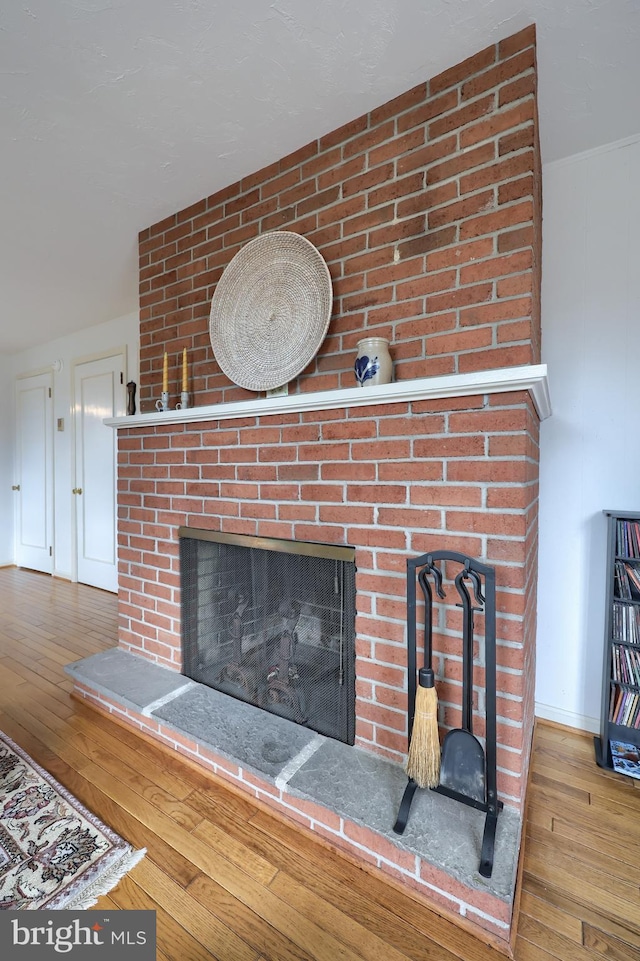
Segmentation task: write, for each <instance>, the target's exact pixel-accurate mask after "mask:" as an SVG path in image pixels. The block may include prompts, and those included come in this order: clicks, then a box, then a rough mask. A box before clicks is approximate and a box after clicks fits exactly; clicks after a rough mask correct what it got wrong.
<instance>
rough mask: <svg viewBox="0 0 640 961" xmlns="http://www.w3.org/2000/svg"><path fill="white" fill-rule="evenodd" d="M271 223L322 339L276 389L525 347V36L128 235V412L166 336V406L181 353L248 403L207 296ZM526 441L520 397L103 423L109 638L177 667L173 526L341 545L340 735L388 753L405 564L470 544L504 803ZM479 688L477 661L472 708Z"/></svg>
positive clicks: (452, 627) (519, 619) (522, 607)
mask: <svg viewBox="0 0 640 961" xmlns="http://www.w3.org/2000/svg"><path fill="white" fill-rule="evenodd" d="M276 228H284V229H291V230H295V231H298V232H300V233H302V234H304V235H305V236H306V237H308V238H309V239H310V240H311V241H312V242H313V243H315V244H316V246H317V247H318V248H319V249H320V251H321V253H322V254H323V256H324V258H325V259H326V261H327V263H328V265H329V269H330V271H331V274H332V278H333V283H334V309H333V314H332V320H331V324H330V327H329V332H328V335H327V338H326V340H325V342H324V344H323V345H322V347H321V349H320V351H319V353H318V356H317V358H316V359H315V360H314V361H313V362H312V363H311V364H310V365H309V366H308V368H307V369H306V370H305V371H304V372H303V373H302V375H301V376H300V377H299V378H298V379H297V381H296V382H294V383H293V384H291V385H290V393H291V392H293V393H295V392H302V391H308V390H323V389H329V388H335V387H344V386H353V385H354V378H353V359H354V357H355V349H356V342H357V340H358V339H360V338H361V337H362V336H363V333H364V332H365V331H367V332H368V333H372V332H375V333H377V334H380V335H383V336H387V337H389V339H390V340H391V341H392V356H393V358H394V366H395V378H396V379H411V378H415V377H418V376H427V375H431V374H444V373H455V372H457V373H464V372H470V371H474V370H480V369H490V368H496V367H503V366H513V365H518V364H526V363H535V362H538V361H539V356H540V320H539V286H540V228H541V195H540V157H539V149H538V140H537V113H536V75H535V31H534V29H533V28H529V29H527V30H525V31H523V32H521V33H520V34H517V35H516V36H514V37H511V38H509V39H507V40H505V41H503V42H502V43H500V44H497V45H495V46H492V47H489V48H487V49H486V50H484V51H481V52H480V53H479V54H477V55H476V56H474V57H472V58H470V59H469V60H468V61H465V63H463V64H460V65H459V66H457V67H455V68H453V69H452V70H448V71H446V72H445V73H444V74H441V75H440V76H439V77H436V78H434V79H433V80H430V81H429V82H428V83H424V84H421V85H420V86H418V87H416V88H414V89H413V90H410V91H408V92H407V93H406V94H404V95H402V96H400V97H398V98H396V99H395V100H393V101H391V102H390V103H389V104H386V105H384V106H383V107H380V108H379V109H377V110H374V111H372V112H371V113H370V114H368V115H366V116H364V117H361V118H359V119H358V120H355V121H353V123H351V124H348V125H346V126H345V127H343V128H341V129H340V130H337V131H335V132H334V133H332V134H329V135H327V136H324V137H322V138H320V139H319V140H317V141H314V142H313V143H311V144H308V145H307V146H306V147H303V148H301V149H300V150H299V151H297V152H296V153H295V154H293V155H291V156H289V157H286V158H284V159H282V160H281V161H279V162H277V163H275V164H273V165H271V166H270V167H268V168H266V169H264V170H262V171H259V172H258V173H257V174H255V175H253V176H251V177H247V178H245V179H244V180H242V181H240V182H238V183H236V184H234V185H232V186H231V187H229V188H227V189H225V190H223V191H220V192H219V193H217V194H215V195H214V196H212V197H209V198H207V199H205V200H203V201H201V202H200V203H197V204H194V205H193V206H192V207H190V208H188V209H187V210H185V211H181V212H180V213H177V214H175V215H174V216H172V217H169V218H167V219H166V220H164V221H163V222H162V223H160V224H156V225H155V226H154V227H151V228H149V229H148V230H146V231H144V232H143V233H142V234H141V235H140V302H141V358H140V361H141V367H140V370H141V391H140V396H141V408H142V410H143V411H144V410H148V409H150V408H151V406H152V403H153V401H154V399H155V398H156V397H157V396H158V392H159V388H160V379H161V371H162V357H163V353H164V351H165V350H167V351H168V352H169V355H170V364H171V375H170V380H171V383H170V388H171V392H172V393H173V394H174V395H175V398H176V399H177V394H178V390H179V385H180V366H179V365H180V360H181V352H182V348H183V347H184V346H187V347H188V348H189V356H190V361H191V372H190V373H191V384H192V388H193V394H194V402H195V404H196V405H204V404H213V403H217V402H221V401H222V402H224V401H231V400H237V399H245V398H253V397H255V395H253V394H250V393H249V392H247V391H244V390H242V389H240V388H238V387H237V386H235V385H233V384H230V382H229V381H228V380H227V378H226V377H225V376H224V375H223V374H222V373H221V371H220V370H219V368H218V366H217V364H216V361H215V359H214V357H213V355H212V351H211V347H210V342H209V334H208V316H209V307H210V301H211V297H212V294H213V291H214V289H215V284H216V282H217V280H218V279H219V278H220V276H221V274H222V271H223V269H224V267H225V266H226V265H227V264H228V263H229V261H230V259H231V258H232V257H233V255H234V254H235V253H236V252H237V251H238V250H239V249H240V248H241V246H242V245H243V244H244V243H246V242H247V241H248V240H250V239H251V238H252V237H254V236H256V235H257V234H259V233H261V232H263V231H266V230H271V229H276ZM537 445H538V419H537V416H536V414H535V411H534V410H533V408H532V406H531V401H530V399H529V397H528V395H527V394H525V393H513V394H497V395H493V396H478V397H465V398H454V399H449V400H438V401H421V402H413V403H409V404H407V403H404V402H403V403H398V404H393V405H389V406H386V407H379V406H376V407H363V408H358V409H351V410H338V411H319V412H310V413H291V414H287V415H286V416H285V415H272V416H264V417H259V416H255V415H254V414H252V415H250V416H247V417H242V418H238V419H237V420H234V421H211V422H202V423H193V424H188V425H172V424H167V425H164V426H157V427H145V428H136V429H127V430H121V431H119V449H120V453H119V457H120V467H119V505H120V506H119V511H120V521H119V543H120V585H121V591H120V643H121V646H123V647H125V648H127V649H129V650H132V651H134V652H136V653H141V654H144V655H145V656H147V657H151V658H153V659H156V660H158V661H159V662H161V663H165V664H168V665H170V666H172V667H173V668H174V669H179V667H180V653H179V642H180V609H179V572H178V540H177V528H178V526H180V525H188V526H192V527H202V528H207V529H214V530H221V531H226V532H240V533H247V534H259V535H263V536H277V537H285V538H298V539H303V540H319V541H324V542H332V543H339V544H351V545H354V546H355V547H356V550H357V555H356V566H357V581H356V591H357V622H356V631H357V642H356V643H357V664H356V677H357V728H356V735H357V741H358V743H359V744H360V745H362V746H365V747H368V748H370V749H371V750H374V751H378V752H380V753H382V754H385V755H387V756H389V757H392V758H394V759H396V760H402V759H403V757H404V754H405V751H406V704H407V698H406V690H407V677H406V641H405V619H406V606H405V569H406V560H407V558H408V557H413V556H416V555H417V554H421V553H423V552H425V551H427V550H437V549H443V548H449V549H454V550H459V551H463V552H465V553H468V554H471V555H472V556H474V557H477V558H478V559H479V560H481V561H483V562H485V563H489V564H492V565H495V566H496V569H497V585H498V598H497V607H498V671H499V673H498V691H499V694H498V715H499V717H498V740H499V749H498V765H499V780H498V788H499V791H500V794H501V797H502V798H503V799H504V800H506V801H507V803H512V804H515V805H516V806H518V805H520V804H521V801H522V798H523V794H524V779H525V776H526V772H527V767H528V757H529V748H530V740H531V734H532V729H533V706H534V687H533V685H534V676H535V630H536V616H535V606H536V571H537V502H538V501H537V498H538V489H537V478H538V446H537ZM443 618H444V620H443V627H442V629H441V630H439V631H438V632H436V637H435V657H436V666H437V675H438V690H439V695H440V700H441V702H442V719H443V721H444V723H445V724H446V725H448V726H455V725H456V724H458V723H459V720H460V710H459V705H460V679H461V677H460V613H459V611H458V610H456V609H455V607H453V606H452V607H450V608H448V609H447V610H446V612H445V613H444V614H443ZM481 626H482V625H481V623H480V625H479V627H480V628H481ZM482 682H483V678H482V666H481V664H479V665H478V668H477V671H476V684H477V691H476V700H477V702H478V704H479V707H480V708H482V699H483V692H482ZM482 713H483V712H482V710H480V711H479V722H478V726H477V730H478V733H480V734H482Z"/></svg>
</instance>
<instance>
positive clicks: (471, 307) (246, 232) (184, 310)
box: [139, 27, 541, 411]
mask: <svg viewBox="0 0 640 961" xmlns="http://www.w3.org/2000/svg"><path fill="white" fill-rule="evenodd" d="M537 138H538V135H537V114H536V70H535V30H534V28H533V27H530V28H527V29H526V30H524V31H522V32H521V33H519V34H516V35H515V36H513V37H510V38H508V39H506V40H504V41H502V42H501V43H499V44H495V45H493V46H491V47H488V48H487V49H486V50H483V51H481V52H480V53H478V54H477V55H476V56H474V57H471V58H470V59H469V60H467V61H465V62H464V63H462V64H460V65H458V66H457V67H454V68H453V69H451V70H447V71H445V73H443V74H441V75H440V76H438V77H435V78H434V79H432V80H430V81H428V82H426V83H422V84H420V85H418V86H417V87H414V88H413V89H412V90H409V91H408V92H407V93H405V94H403V95H401V96H400V97H397V98H396V99H395V100H392V101H391V102H390V103H387V104H385V105H384V106H382V107H380V108H378V109H376V110H372V111H371V112H370V113H369V114H366V115H365V116H363V117H359V118H358V119H357V120H354V121H353V122H352V123H349V124H347V125H346V126H344V127H342V128H340V129H339V130H336V131H334V132H333V133H330V134H327V135H326V136H324V137H321V138H319V139H318V140H314V141H312V142H311V143H309V144H307V145H306V146H304V147H302V148H301V149H300V150H297V151H296V152H295V153H293V154H291V155H290V156H288V157H284V158H283V159H282V160H279V161H277V162H276V163H274V164H271V165H270V166H269V167H266V168H265V169H263V170H260V171H258V172H257V173H256V174H253V175H252V176H250V177H245V178H244V179H243V180H241V181H238V182H237V183H235V184H232V185H231V186H229V187H227V188H225V189H224V190H221V191H219V192H218V193H216V194H214V195H213V196H211V197H208V198H205V199H204V200H202V201H200V202H199V203H195V204H193V206H191V207H189V208H187V209H186V210H183V211H180V212H178V213H176V214H174V215H172V216H171V217H167V218H166V219H165V220H163V221H162V222H161V223H158V224H155V225H154V226H153V227H150V228H149V229H147V230H144V231H143V232H142V233H141V234H140V317H141V341H140V395H139V396H140V408H141V410H142V411H145V410H150V409H151V408H152V403H153V401H154V400H155V398H157V397H158V396H159V391H160V386H161V376H162V358H163V354H164V351H165V350H166V351H167V352H168V353H169V357H170V390H171V393H172V394H173V395H174V396H175V399H178V393H179V389H180V361H181V356H182V348H183V347H185V346H186V347H188V348H189V357H190V363H191V375H192V376H191V385H192V388H193V393H194V400H195V403H197V404H209V403H215V402H218V401H221V400H224V401H229V400H233V399H239V398H242V397H248V396H252V395H250V394H249V393H248V392H246V391H244V390H242V389H241V388H239V387H236V386H235V385H232V384H230V382H229V381H228V380H227V378H226V377H225V376H224V375H223V374H222V373H221V371H220V369H219V367H218V365H217V363H216V361H215V358H214V356H213V353H212V350H211V345H210V340H209V328H208V320H209V310H210V304H211V297H212V295H213V292H214V290H215V285H216V283H217V281H218V280H219V279H220V276H221V274H222V272H223V270H224V268H225V267H226V265H227V264H228V263H229V261H230V260H231V258H232V257H233V256H234V254H235V253H237V251H238V250H240V248H241V247H242V246H243V245H244V244H245V243H246V242H247V241H249V240H251V239H252V238H253V237H255V236H257V235H258V234H260V233H262V232H264V231H268V230H273V229H286V230H293V231H296V232H298V233H301V234H304V236H306V237H307V238H308V239H309V240H311V241H312V242H313V243H314V244H315V245H316V246H317V247H318V249H319V250H320V252H321V253H322V255H323V256H324V258H325V260H326V261H327V264H328V266H329V269H330V271H331V275H332V279H333V285H334V307H333V314H332V320H331V324H330V327H329V331H328V335H327V337H326V339H325V341H324V343H323V345H322V347H321V349H320V351H319V353H318V355H317V357H316V359H315V360H314V361H313V362H312V363H311V364H309V366H308V367H307V369H306V370H305V371H304V372H303V373H302V375H301V376H300V377H299V378H298V379H297V381H296V382H294V383H293V384H291V385H290V392H293V391H298V390H301V391H302V390H317V389H325V388H333V387H339V386H354V385H355V382H354V377H353V360H354V357H355V351H356V342H357V341H358V339H360V338H361V337H362V336H363V333H364V332H365V331H366V332H367V333H376V334H378V335H381V336H385V337H388V338H389V339H390V340H391V341H392V344H393V347H392V356H393V359H394V361H395V377H396V379H409V378H414V377H416V376H426V375H430V374H444V373H455V372H464V371H471V370H482V369H489V368H494V367H506V366H513V365H517V364H526V363H531V362H533V363H536V362H538V361H539V357H540V320H539V279H540V278H539V265H540V230H539V226H540V222H541V216H540V213H541V212H540V183H541V176H540V156H539V148H538V139H537Z"/></svg>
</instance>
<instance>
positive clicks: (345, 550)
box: [178, 527, 356, 563]
mask: <svg viewBox="0 0 640 961" xmlns="http://www.w3.org/2000/svg"><path fill="white" fill-rule="evenodd" d="M178 537H189V538H192V539H193V540H197V541H213V542H214V543H215V544H233V545H235V546H236V547H254V548H257V549H258V550H263V551H278V552H279V553H280V554H299V555H302V556H304V557H323V558H325V559H327V560H331V561H346V562H347V563H354V562H355V558H356V549H355V547H343V546H340V545H337V544H322V543H320V542H319V541H288V540H285V539H284V538H280V537H256V536H253V535H251V534H223V533H221V532H220V531H205V530H202V529H201V528H199V527H179V528H178Z"/></svg>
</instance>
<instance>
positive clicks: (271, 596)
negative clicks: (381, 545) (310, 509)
mask: <svg viewBox="0 0 640 961" xmlns="http://www.w3.org/2000/svg"><path fill="white" fill-rule="evenodd" d="M353 557H354V551H353V549H352V548H344V547H333V546H331V545H325V544H310V543H306V542H299V541H284V540H275V539H265V538H255V537H242V536H239V535H224V534H214V533H211V532H209V531H199V530H193V529H191V528H181V529H180V584H181V597H182V645H183V661H184V673H185V674H186V675H187V676H188V677H191V678H193V679H194V680H196V681H200V682H201V683H203V684H207V685H209V686H210V687H213V688H216V689H217V690H219V691H223V692H225V693H226V694H231V695H232V696H233V697H237V698H240V699H241V700H243V701H247V702H249V703H250V704H253V705H255V706H256V707H260V708H263V709H264V710H266V711H270V712H271V713H273V714H279V715H280V716H282V717H286V718H288V719H289V720H292V721H295V722H296V723H298V724H302V725H304V726H305V727H309V728H311V729H312V730H314V731H318V732H319V733H320V734H326V735H327V736H328V737H333V738H336V739H338V740H340V741H345V742H346V743H348V744H353V742H354V725H355V666H354V665H355V651H354V649H355V564H354V561H353Z"/></svg>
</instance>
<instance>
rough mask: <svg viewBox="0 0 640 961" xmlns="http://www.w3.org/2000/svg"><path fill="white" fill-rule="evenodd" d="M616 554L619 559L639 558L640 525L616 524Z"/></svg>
mask: <svg viewBox="0 0 640 961" xmlns="http://www.w3.org/2000/svg"><path fill="white" fill-rule="evenodd" d="M616 554H618V555H619V556H621V557H634V558H636V557H637V558H640V524H639V523H638V521H631V520H623V519H621V518H618V520H617V522H616Z"/></svg>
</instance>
